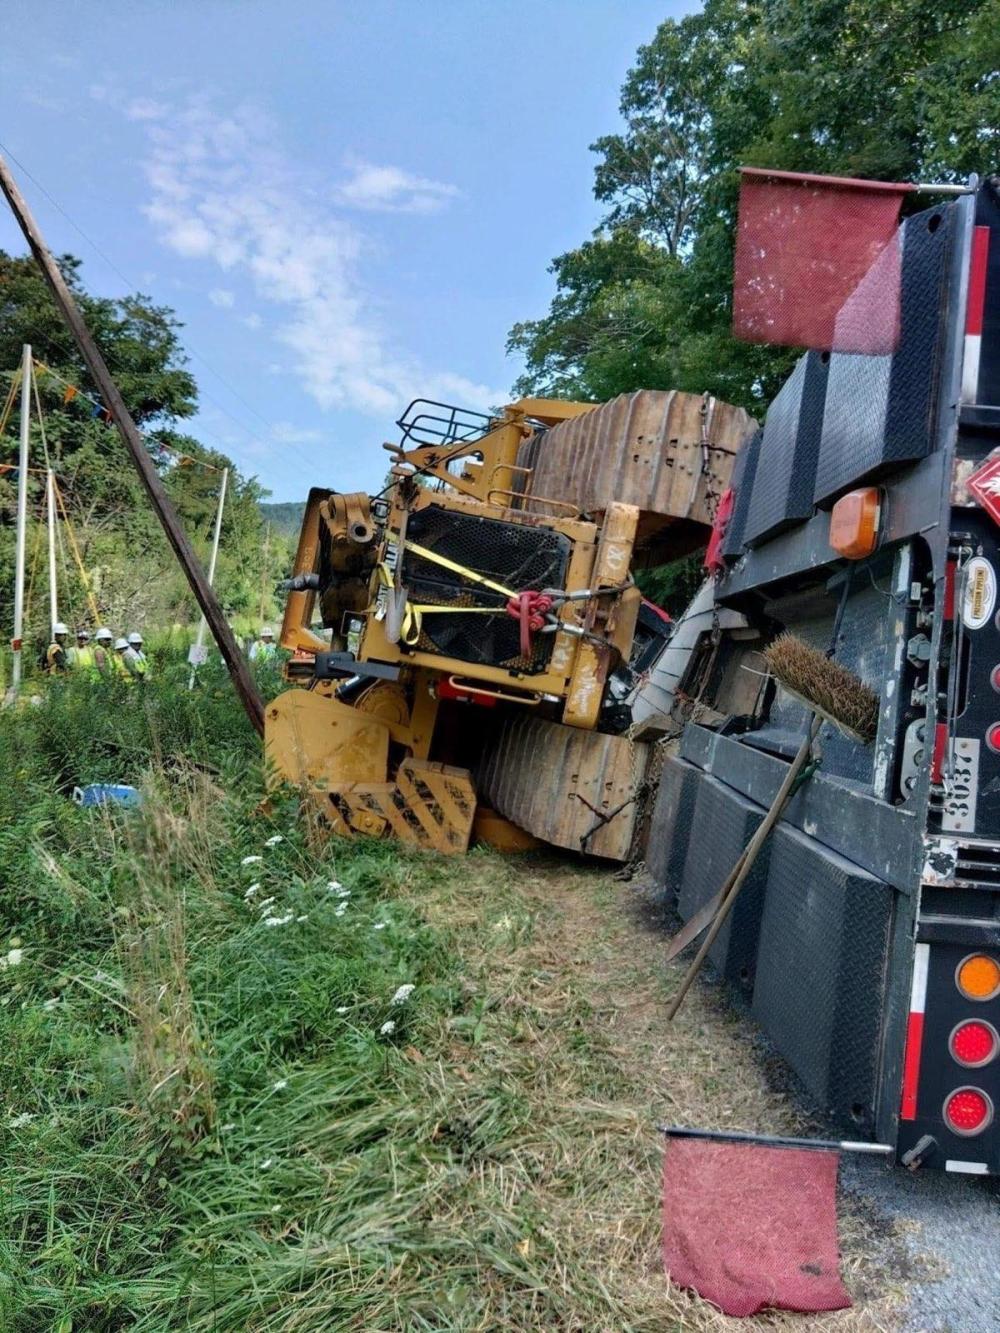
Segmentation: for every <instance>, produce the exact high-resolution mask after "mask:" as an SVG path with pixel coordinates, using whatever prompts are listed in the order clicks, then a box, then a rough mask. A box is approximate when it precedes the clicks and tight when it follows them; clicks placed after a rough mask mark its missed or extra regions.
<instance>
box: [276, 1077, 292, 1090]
mask: <svg viewBox="0 0 1000 1333" xmlns="http://www.w3.org/2000/svg"><path fill="white" fill-rule="evenodd" d="M287 1087H288V1079H287V1078H279V1079H278V1081H277V1083H275V1085H274V1088H273V1089H272V1091H274V1092H280V1091H281V1090H282V1088H287Z"/></svg>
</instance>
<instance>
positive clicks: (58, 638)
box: [45, 620, 69, 675]
mask: <svg viewBox="0 0 1000 1333" xmlns="http://www.w3.org/2000/svg"><path fill="white" fill-rule="evenodd" d="M68 642H69V630H68V629H67V628H66V626H65V625H64V624H63V623H62V621H61V620H57V621H56V623H55V624H54V625H53V626H52V642H51V643H50V644H49V646H48V648H47V649H46V650H45V670H46V671H48V672H49V673H50V674H51V675H61V674H62V673H63V672H64V671H68V670H69V659H68V657H67V652H68V648H67V645H68Z"/></svg>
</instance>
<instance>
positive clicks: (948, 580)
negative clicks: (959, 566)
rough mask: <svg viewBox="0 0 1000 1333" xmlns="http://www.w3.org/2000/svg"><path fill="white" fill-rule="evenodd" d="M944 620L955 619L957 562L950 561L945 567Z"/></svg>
mask: <svg viewBox="0 0 1000 1333" xmlns="http://www.w3.org/2000/svg"><path fill="white" fill-rule="evenodd" d="M944 618H945V620H954V619H955V562H954V560H949V561H948V563H947V564H946V565H945V567H944Z"/></svg>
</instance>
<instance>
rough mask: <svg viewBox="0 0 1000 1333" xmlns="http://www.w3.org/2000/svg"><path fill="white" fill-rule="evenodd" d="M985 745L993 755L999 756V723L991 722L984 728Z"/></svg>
mask: <svg viewBox="0 0 1000 1333" xmlns="http://www.w3.org/2000/svg"><path fill="white" fill-rule="evenodd" d="M986 744H987V745H988V746H989V747H990V749H991V750H992V751H993V753H994V754H1000V722H991V723H990V725H989V726H988V727H987V728H986Z"/></svg>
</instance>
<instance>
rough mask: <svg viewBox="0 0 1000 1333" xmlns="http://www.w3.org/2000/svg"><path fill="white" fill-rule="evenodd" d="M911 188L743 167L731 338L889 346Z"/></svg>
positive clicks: (850, 348) (824, 346)
mask: <svg viewBox="0 0 1000 1333" xmlns="http://www.w3.org/2000/svg"><path fill="white" fill-rule="evenodd" d="M914 188H915V187H914V186H912V185H907V184H903V183H896V182H886V181H864V180H852V179H849V178H846V177H840V176H806V175H799V174H798V173H796V172H790V171H758V170H756V169H754V168H751V167H743V168H741V181H740V211H739V221H738V224H737V234H736V266H735V275H734V279H733V333H734V335H735V337H737V338H742V339H744V340H745V341H747V342H759V343H779V344H781V345H782V346H785V347H814V348H818V349H820V350H824V351H825V350H830V349H832V350H834V351H838V352H861V353H864V354H866V355H887V354H889V353H891V352H892V351H894V350H895V347H896V345H897V343H898V338H899V293H900V277H899V270H900V252H899V242H898V228H899V210H900V206H901V205H902V202H903V196H904V195H905V194H907V193H909V192H910V191H911V190H913V189H914ZM845 306H847V308H846V309H845ZM842 312H843V317H841V316H842Z"/></svg>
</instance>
